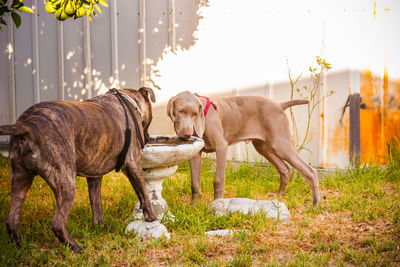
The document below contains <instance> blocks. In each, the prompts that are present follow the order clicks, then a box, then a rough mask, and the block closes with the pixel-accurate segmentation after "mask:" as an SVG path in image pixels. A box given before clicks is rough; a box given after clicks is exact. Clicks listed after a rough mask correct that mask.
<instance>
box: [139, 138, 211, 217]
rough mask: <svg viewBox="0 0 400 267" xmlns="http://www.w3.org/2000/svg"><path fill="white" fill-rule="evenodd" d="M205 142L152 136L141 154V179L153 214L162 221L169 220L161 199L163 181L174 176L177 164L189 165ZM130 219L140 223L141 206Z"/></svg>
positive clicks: (193, 139) (168, 212) (167, 211)
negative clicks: (143, 181)
mask: <svg viewBox="0 0 400 267" xmlns="http://www.w3.org/2000/svg"><path fill="white" fill-rule="evenodd" d="M203 146H204V141H203V140H202V139H200V138H198V137H191V138H189V139H182V138H178V137H171V136H151V137H150V142H149V143H148V144H147V145H146V146H145V147H144V149H143V151H142V157H141V163H142V168H143V172H144V179H145V184H146V188H147V192H148V194H149V198H150V203H151V207H152V210H153V212H154V214H155V215H156V216H157V217H158V218H159V219H160V220H161V219H162V218H163V217H164V215H168V216H171V217H172V214H171V213H170V211H169V209H168V205H167V202H166V201H165V200H164V198H163V197H162V195H161V192H162V184H163V180H164V179H165V178H167V177H169V176H171V175H173V174H174V173H175V172H176V170H177V169H178V164H180V163H182V162H185V161H188V160H189V159H191V158H192V157H193V156H194V155H195V154H197V153H198V152H200V150H201V149H202V148H203ZM133 218H134V219H136V220H138V219H143V211H142V210H141V209H140V202H139V201H138V202H137V203H136V205H135V208H134V212H133Z"/></svg>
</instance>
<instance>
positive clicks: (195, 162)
mask: <svg viewBox="0 0 400 267" xmlns="http://www.w3.org/2000/svg"><path fill="white" fill-rule="evenodd" d="M189 164H190V174H191V176H192V177H191V178H192V179H191V180H192V203H195V202H196V201H197V198H198V197H201V196H202V193H201V152H199V153H198V154H196V155H195V156H194V157H193V158H191V159H190V160H189Z"/></svg>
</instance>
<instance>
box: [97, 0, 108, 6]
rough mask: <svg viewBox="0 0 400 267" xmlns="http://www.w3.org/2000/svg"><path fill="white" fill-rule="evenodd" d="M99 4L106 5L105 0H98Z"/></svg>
mask: <svg viewBox="0 0 400 267" xmlns="http://www.w3.org/2000/svg"><path fill="white" fill-rule="evenodd" d="M99 3H100V5H102V6H105V7H108V4H107V2H106V1H105V0H99Z"/></svg>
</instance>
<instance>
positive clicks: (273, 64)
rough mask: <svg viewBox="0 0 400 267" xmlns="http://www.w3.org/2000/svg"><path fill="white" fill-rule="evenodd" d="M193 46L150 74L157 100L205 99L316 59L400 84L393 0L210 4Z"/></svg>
mask: <svg viewBox="0 0 400 267" xmlns="http://www.w3.org/2000/svg"><path fill="white" fill-rule="evenodd" d="M199 12H200V13H201V15H202V16H203V17H204V18H203V19H201V20H200V22H199V27H198V31H197V32H195V36H196V37H197V38H198V41H197V42H196V44H195V45H194V46H193V47H191V48H190V49H189V50H185V51H182V50H180V49H178V51H176V54H174V53H171V52H168V51H166V52H165V55H164V56H163V57H162V59H160V61H159V62H157V64H156V66H155V69H157V70H159V74H160V75H161V77H152V78H153V80H154V81H155V82H156V83H157V84H158V85H159V86H160V87H161V88H162V90H161V91H158V92H157V98H158V101H159V102H162V101H166V100H168V99H169V97H171V96H173V95H175V94H176V93H177V92H180V91H183V90H190V91H193V92H201V93H202V94H212V93H215V92H217V91H226V90H232V89H234V88H246V87H249V86H252V85H260V84H265V83H268V82H275V81H282V80H287V66H286V59H288V60H289V65H290V67H291V69H292V70H293V72H294V73H295V74H299V73H300V72H304V73H307V69H308V67H309V66H310V65H313V64H314V63H315V56H317V55H322V54H323V56H324V57H325V58H326V60H327V61H328V62H329V63H331V64H332V66H333V69H332V70H331V71H335V70H343V69H349V68H350V69H357V70H365V69H369V70H371V71H372V72H374V73H376V74H380V75H383V72H384V69H385V68H387V70H388V74H389V78H391V79H400V1H398V0H392V1H383V0H380V1H365V0H360V1H355V0H331V1H328V0H307V1H288V0H287V1H276V0H274V1H269V0H246V1H243V0H210V1H209V6H208V7H201V8H200V11H199Z"/></svg>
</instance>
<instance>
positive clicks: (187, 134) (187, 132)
mask: <svg viewBox="0 0 400 267" xmlns="http://www.w3.org/2000/svg"><path fill="white" fill-rule="evenodd" d="M193 134H194V132H193V129H190V128H185V129H183V131H182V137H184V138H190V137H191V136H192V135H193Z"/></svg>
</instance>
